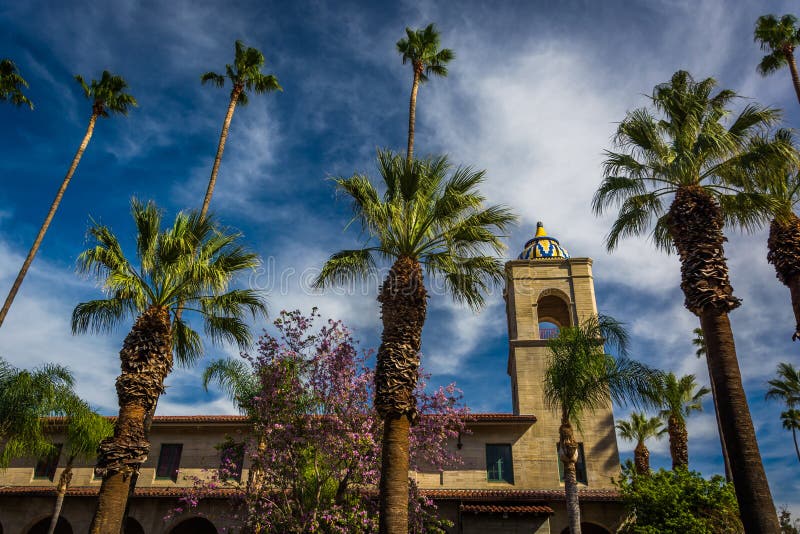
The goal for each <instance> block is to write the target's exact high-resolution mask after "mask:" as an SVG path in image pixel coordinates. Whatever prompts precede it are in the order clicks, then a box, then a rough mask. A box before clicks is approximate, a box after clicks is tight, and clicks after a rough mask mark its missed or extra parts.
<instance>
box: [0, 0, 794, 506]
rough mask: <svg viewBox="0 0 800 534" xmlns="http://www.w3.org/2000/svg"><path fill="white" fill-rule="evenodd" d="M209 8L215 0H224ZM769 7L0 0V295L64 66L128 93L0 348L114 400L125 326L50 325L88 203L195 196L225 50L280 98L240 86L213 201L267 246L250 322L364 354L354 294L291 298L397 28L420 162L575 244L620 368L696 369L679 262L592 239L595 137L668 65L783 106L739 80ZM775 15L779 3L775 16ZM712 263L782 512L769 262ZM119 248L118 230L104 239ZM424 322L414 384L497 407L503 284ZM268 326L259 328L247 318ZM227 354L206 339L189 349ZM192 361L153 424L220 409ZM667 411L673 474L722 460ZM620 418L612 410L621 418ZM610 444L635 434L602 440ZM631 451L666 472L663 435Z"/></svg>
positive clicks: (69, 114) (752, 241)
mask: <svg viewBox="0 0 800 534" xmlns="http://www.w3.org/2000/svg"><path fill="white" fill-rule="evenodd" d="M223 6H224V7H223ZM792 7H793V6H792V5H791V2H788V1H787V2H776V1H770V2H764V1H758V2H756V1H752V2H745V1H737V2H733V1H731V2H721V1H720V2H712V1H690V0H685V1H684V0H662V1H655V0H654V1H644V0H642V1H632V2H612V1H608V2H592V1H588V0H584V1H573V2H511V1H509V2H502V3H499V4H497V5H496V6H494V7H491V8H490V7H488V6H487V5H486V4H485V3H481V2H459V3H458V8H455V7H454V5H453V4H452V3H448V2H441V3H426V4H421V5H417V3H415V2H386V3H378V2H370V3H366V2H365V3H364V5H356V4H354V3H353V4H351V3H344V2H335V3H334V2H330V3H325V2H286V3H281V2H263V1H261V2H246V1H239V2H231V3H227V5H224V4H223V3H222V2H219V3H211V2H189V1H173V2H155V1H153V2H151V1H128V2H115V3H110V2H108V3H105V2H86V3H79V2H60V3H55V2H44V1H42V2H39V1H28V2H10V1H0V27H2V28H3V31H2V32H0V57H10V58H13V59H14V61H15V62H16V63H17V65H18V66H19V68H20V70H21V72H22V73H23V75H24V77H25V78H26V79H27V80H28V82H29V83H30V90H29V91H28V94H29V96H30V98H31V99H32V100H33V101H34V103H35V104H36V109H35V111H33V112H31V111H29V110H27V109H21V108H20V109H16V108H13V107H11V106H9V105H3V106H0V125H2V128H0V162H2V163H0V177H1V179H2V188H0V291H2V293H3V296H4V295H5V292H6V291H7V288H8V287H9V286H10V285H11V282H12V280H13V278H14V276H15V275H16V272H17V270H18V268H19V266H20V264H21V262H22V259H23V257H24V255H25V253H26V252H27V249H28V247H29V246H30V243H31V242H32V240H33V238H34V236H35V233H36V231H37V229H38V227H39V225H40V224H41V221H42V219H43V217H44V215H45V213H46V211H47V208H48V206H49V204H50V202H51V200H52V196H53V195H54V193H55V190H56V188H57V186H58V184H59V182H60V180H61V179H62V177H63V174H64V172H65V171H66V169H67V166H68V164H69V162H70V160H71V158H72V156H73V154H74V151H75V149H76V147H77V145H78V143H79V142H80V139H81V137H82V136H83V133H84V131H85V128H86V122H87V120H88V117H89V114H90V112H91V109H90V105H89V103H88V102H87V101H85V99H84V98H83V95H82V93H81V92H80V90H79V87H78V85H77V83H75V82H74V81H73V79H72V76H73V75H75V74H81V75H83V76H84V77H85V78H98V77H99V75H100V73H101V72H102V70H104V69H107V70H110V71H111V72H113V73H115V74H120V75H122V76H124V77H125V79H126V80H127V81H128V82H129V84H130V91H131V93H132V94H133V95H134V96H135V97H136V98H137V100H138V101H139V108H137V109H134V110H133V111H132V112H131V114H130V116H129V117H127V118H124V117H112V118H110V119H103V120H100V121H99V122H98V125H97V127H96V129H95V133H94V138H93V139H92V141H91V144H90V146H89V148H88V150H87V151H86V153H85V155H84V157H83V160H82V161H81V164H80V167H79V168H78V171H77V173H76V175H75V178H74V180H73V183H72V184H71V185H70V188H69V189H68V191H67V193H66V196H65V197H64V201H63V203H62V206H61V208H60V209H59V212H58V214H57V215H56V218H55V220H54V222H53V225H52V227H51V229H50V231H49V233H48V234H47V237H46V239H45V241H44V244H43V246H42V249H41V251H40V254H39V256H38V257H37V259H36V261H35V263H34V266H33V269H32V271H31V272H30V274H29V276H28V278H27V279H26V281H25V283H24V285H23V287H22V290H21V292H20V294H19V295H18V297H17V300H16V302H15V304H14V307H13V308H12V310H11V313H10V315H9V316H8V319H7V320H6V323H5V324H4V325H3V328H2V329H0V355H2V356H3V357H4V358H6V359H8V360H10V361H11V362H12V363H14V364H16V365H18V366H25V367H31V366H34V365H37V364H41V363H43V362H50V361H56V362H59V363H63V364H66V365H68V366H69V367H70V368H71V369H73V371H74V372H75V375H76V377H77V380H78V391H79V392H80V393H81V394H82V395H83V396H84V397H86V398H87V399H89V400H90V401H91V402H92V403H93V404H94V405H95V406H97V407H98V408H99V409H100V410H101V411H103V412H104V413H108V414H111V413H114V412H115V410H116V399H115V395H114V377H115V376H116V375H117V373H118V370H119V363H118V357H117V353H118V351H119V347H120V343H121V340H122V338H123V337H124V335H125V333H126V328H124V327H123V328H120V330H119V331H118V332H116V333H114V334H112V335H108V336H104V337H97V336H94V337H90V336H78V337H73V336H72V335H71V334H70V330H69V317H70V313H71V310H72V308H73V307H74V306H75V304H77V303H78V302H82V301H84V300H88V299H91V298H96V297H97V296H98V295H99V292H98V289H97V287H96V286H95V285H94V283H93V282H92V281H91V280H85V279H81V278H79V277H78V276H76V275H75V270H74V265H75V258H76V256H77V255H78V253H79V252H80V251H81V250H82V249H83V248H84V246H85V245H86V238H85V231H86V228H87V225H88V220H89V217H93V218H94V219H96V220H99V221H102V222H103V223H106V224H109V225H111V226H112V228H113V229H114V231H115V232H117V234H118V235H121V236H131V235H132V233H131V232H132V225H131V223H130V218H129V216H128V205H129V198H130V197H131V196H137V197H139V198H142V199H154V200H155V201H156V202H158V204H159V205H160V206H162V207H163V208H164V209H165V210H167V212H168V216H169V217H171V216H172V215H173V214H174V213H175V212H176V211H178V210H181V209H185V208H193V207H198V206H199V204H200V203H201V200H202V195H203V193H204V191H205V185H206V182H207V179H208V174H209V171H210V168H211V163H212V160H213V157H214V152H215V149H216V145H217V141H218V135H219V129H220V126H221V123H222V119H223V116H224V113H225V110H226V107H227V104H228V90H227V89H217V88H214V87H210V86H201V84H200V81H199V78H200V75H201V74H202V73H203V72H205V71H208V70H216V71H221V70H222V69H223V68H224V65H225V64H226V63H227V62H230V61H232V58H233V43H234V41H235V40H236V39H241V40H243V41H244V42H245V43H246V44H247V45H249V46H255V47H257V48H259V49H260V50H262V51H263V52H264V54H265V56H266V58H267V65H266V69H265V70H266V71H267V72H272V73H274V74H275V75H276V76H277V77H278V78H279V80H280V83H281V85H282V86H283V88H284V91H283V92H281V93H273V94H269V95H264V96H253V97H251V103H250V105H249V106H247V107H244V108H239V109H237V111H236V114H235V116H234V119H233V124H232V127H231V131H230V137H229V141H228V145H227V148H226V151H225V157H224V160H223V162H222V168H221V170H220V175H219V180H218V185H217V189H216V193H215V196H214V199H213V202H212V210H214V211H215V212H216V213H217V214H218V215H219V217H220V218H221V219H222V220H223V221H224V222H225V223H226V224H228V225H230V226H233V227H236V228H238V229H240V230H241V231H242V232H244V234H245V235H246V239H247V241H248V243H249V244H250V245H251V246H252V247H253V248H254V249H255V250H257V251H258V252H259V254H261V256H262V257H263V258H264V269H263V270H262V271H260V272H259V273H256V274H254V276H252V277H251V278H250V279H249V280H243V281H241V283H249V284H251V285H254V286H257V287H260V288H263V289H265V290H266V291H268V292H269V296H268V298H269V302H270V311H271V314H272V315H274V314H275V313H277V312H278V311H280V310H281V309H294V308H301V309H303V310H309V309H310V308H311V307H312V306H318V307H319V308H320V310H321V313H322V314H323V316H329V317H335V318H341V319H343V320H345V321H346V322H347V324H348V325H350V326H351V327H352V328H353V329H354V330H355V332H356V334H357V336H358V337H359V338H360V339H361V341H362V345H363V346H365V347H371V346H376V345H377V342H378V336H379V333H380V330H379V320H378V308H377V303H376V301H375V288H374V287H370V288H366V289H364V290H363V291H362V290H359V291H357V292H356V294H349V295H342V294H332V293H327V294H316V293H313V292H311V291H310V290H309V288H308V286H309V281H310V280H311V279H313V276H314V275H315V273H316V271H315V269H318V268H319V266H320V265H321V264H322V263H323V261H324V260H325V258H326V257H327V256H328V255H329V254H331V253H332V252H334V251H336V250H339V249H341V248H350V247H353V246H354V245H355V244H357V243H358V239H359V235H358V233H357V232H355V231H343V228H344V226H345V224H346V223H347V221H348V216H349V206H348V205H347V204H346V203H345V202H343V201H341V200H339V201H337V199H336V197H335V195H334V192H333V188H332V186H331V182H330V181H329V180H328V178H330V177H332V176H339V175H350V174H351V173H353V172H354V171H361V172H367V173H371V174H374V163H373V161H374V156H375V150H376V148H381V147H386V148H392V149H396V150H404V149H405V142H406V127H407V111H408V93H409V89H410V85H411V70H410V68H409V67H408V66H404V65H402V64H401V60H400V56H399V55H398V54H397V52H396V51H395V42H396V41H397V40H398V39H399V38H400V37H402V36H403V28H405V27H406V26H411V27H421V26H424V25H426V24H427V23H429V22H436V23H437V25H438V26H439V27H440V29H441V32H442V41H443V44H444V46H447V47H449V48H452V49H454V50H455V52H456V55H457V59H456V60H455V61H454V62H453V63H452V64H451V67H450V75H449V77H448V78H446V79H435V80H433V81H432V82H431V83H429V84H427V85H425V86H423V87H422V88H421V90H420V93H419V104H418V111H417V136H416V152H417V153H418V154H440V153H447V154H449V156H450V158H451V160H452V161H453V162H456V163H463V164H469V165H472V166H474V167H476V168H479V169H486V170H487V176H488V178H487V182H486V184H485V187H484V191H485V193H486V195H487V196H488V198H489V199H490V200H491V201H492V202H496V203H505V204H508V205H510V206H512V207H513V208H514V209H515V210H516V211H517V213H518V214H519V215H520V217H521V224H520V225H519V226H518V227H517V228H516V229H514V230H513V231H512V232H511V234H510V235H509V237H508V239H507V243H508V246H509V249H508V252H507V256H508V257H509V258H511V257H514V256H516V254H518V253H519V251H520V250H521V247H522V245H523V244H524V242H525V241H526V240H527V239H529V238H530V237H531V235H532V233H533V231H534V228H535V224H536V221H537V220H542V221H544V222H545V225H546V227H547V229H548V230H549V232H550V233H551V234H552V235H554V236H556V237H558V238H559V239H560V240H561V242H562V244H563V245H564V246H565V247H566V248H568V250H569V251H570V252H571V254H572V255H573V256H589V257H592V258H594V262H595V263H594V273H595V283H596V290H597V300H598V306H599V308H600V309H601V311H603V312H604V313H608V314H611V315H613V316H615V317H617V318H619V319H620V320H622V321H625V322H626V323H627V324H628V326H629V328H630V330H631V332H632V334H633V336H634V346H633V351H634V354H635V355H636V357H638V358H639V359H641V360H643V361H645V362H648V363H651V364H654V365H657V366H659V367H661V368H664V369H668V370H673V371H675V372H676V373H696V374H697V375H698V377H699V379H700V381H701V382H704V383H707V380H708V379H707V372H706V371H705V363H704V362H702V361H699V360H697V359H696V358H695V356H694V351H693V348H692V346H691V332H692V329H693V328H695V327H696V326H698V321H697V319H696V318H695V317H694V316H693V315H691V314H690V313H689V312H688V311H686V310H685V309H684V308H683V305H682V302H683V297H682V294H681V293H680V290H679V287H678V286H679V265H678V262H677V260H676V258H675V257H674V256H667V255H664V254H662V253H659V252H657V251H656V250H655V249H654V248H653V246H652V244H651V243H649V242H648V241H647V240H646V239H644V238H642V239H631V240H628V241H625V242H623V243H622V245H621V246H620V247H619V249H618V250H617V251H615V252H614V253H613V254H608V253H607V252H606V251H605V249H604V247H603V238H604V236H605V234H606V233H607V231H608V228H609V225H610V221H611V217H610V216H608V217H603V218H596V217H594V216H593V215H592V213H591V211H590V200H591V197H592V194H593V192H594V190H595V188H596V187H597V185H598V183H599V181H600V178H601V162H602V159H603V155H602V153H603V150H604V149H606V148H609V147H610V138H611V135H612V133H613V131H614V128H615V124H616V123H617V122H618V121H620V120H621V119H622V118H623V117H624V116H625V113H626V111H627V110H630V109H633V108H636V107H639V106H642V105H645V104H646V102H647V99H646V96H645V95H646V94H648V93H650V92H651V90H652V88H653V86H654V85H655V84H657V83H660V82H664V81H666V80H668V79H669V78H670V76H671V75H672V73H673V72H675V71H676V70H678V69H686V70H689V71H690V72H691V73H693V74H694V75H695V77H697V78H705V77H709V76H711V77H714V78H716V79H717V80H718V81H719V84H720V87H722V88H730V89H734V90H735V91H737V92H738V93H740V94H741V95H743V96H744V97H746V98H743V99H741V100H739V101H738V102H737V103H736V105H737V106H738V107H743V106H744V105H746V104H747V103H748V102H752V101H756V102H759V103H762V104H766V105H771V106H776V107H780V108H784V109H785V114H784V117H785V123H786V125H787V126H790V127H794V126H796V125H797V123H798V121H800V112H799V111H798V104H797V102H796V99H795V96H794V93H793V92H792V89H791V85H790V80H789V75H788V72H780V73H778V74H776V75H773V76H772V77H770V78H762V77H760V76H759V75H758V74H757V73H756V71H755V66H756V64H757V63H758V61H759V58H760V56H761V52H760V51H759V49H758V46H757V45H756V44H754V43H753V41H752V30H753V24H754V22H755V19H756V18H757V17H758V16H759V15H762V14H764V13H769V12H772V13H776V14H783V13H786V12H790V10H791V8H792ZM794 7H796V6H794ZM729 238H730V241H729V243H728V245H727V249H726V252H727V256H728V257H729V265H730V269H731V276H732V279H733V284H734V288H735V290H736V294H737V295H738V296H739V297H741V298H742V299H743V305H742V307H741V308H740V309H738V310H736V311H735V312H734V313H733V315H732V321H733V325H734V332H735V335H736V342H737V347H738V353H739V359H740V364H741V366H742V372H743V376H744V379H745V388H746V390H747V393H748V398H749V399H750V402H751V409H752V411H753V419H754V423H755V425H756V429H757V432H758V437H759V442H760V446H761V452H762V455H763V458H764V461H765V464H766V468H767V473H768V476H769V478H770V482H771V485H772V490H773V492H774V495H775V500H776V504H777V505H779V506H780V505H782V504H787V505H789V506H790V507H791V508H792V509H793V510H794V511H795V513H800V500H798V497H797V495H800V482H798V480H800V477H798V476H797V474H798V470H800V466H798V463H797V458H796V457H795V456H794V451H793V447H792V444H791V436H790V435H789V434H788V433H787V432H785V431H784V430H782V429H781V426H780V422H779V419H778V416H779V413H780V406H779V405H777V404H776V403H772V402H765V401H764V400H763V399H764V392H765V387H766V386H765V382H766V381H767V380H768V379H770V378H771V377H772V376H773V375H774V372H775V367H776V365H777V363H778V362H780V361H792V362H796V361H797V356H796V355H797V353H798V350H800V347H798V346H797V345H794V346H793V345H792V343H791V340H790V336H791V333H792V328H793V324H794V323H793V318H792V314H791V310H790V306H789V293H788V290H787V289H786V288H785V287H784V286H782V285H780V284H779V282H778V281H777V280H776V279H775V276H774V271H773V269H772V267H771V266H770V265H769V264H767V262H766V259H765V255H766V232H765V231H761V232H758V233H757V234H755V235H741V234H737V233H734V232H731V233H730V235H729ZM126 243H127V244H130V237H127V238H126ZM429 311H430V314H429V319H428V322H427V324H426V326H425V333H424V340H423V351H424V353H425V356H424V362H425V363H424V364H425V366H426V368H427V369H428V371H430V372H431V373H433V378H432V382H433V383H434V384H440V383H447V382H450V381H453V380H455V381H456V382H457V383H458V384H459V385H460V386H461V387H462V388H463V390H464V392H465V397H466V400H467V403H468V405H469V406H470V407H471V408H472V409H473V410H474V411H501V412H502V411H510V410H511V401H510V385H509V379H508V377H507V375H506V372H505V370H506V357H507V332H506V325H505V316H504V310H503V301H502V295H501V292H500V291H499V290H498V291H495V292H494V294H492V295H490V296H489V297H488V305H487V307H486V308H485V309H484V310H483V311H482V312H481V313H480V314H473V313H472V312H470V311H469V310H468V309H464V308H462V307H460V306H457V305H454V304H452V303H451V302H450V301H449V300H447V298H446V297H443V296H441V295H434V296H433V297H432V298H431V302H430V307H429ZM265 326H266V324H256V325H255V327H256V328H257V329H261V328H263V327H265ZM225 354H229V355H235V354H236V351H235V350H232V349H231V348H230V347H221V348H212V347H210V348H209V350H208V355H209V357H219V356H223V355H225ZM201 369H202V364H201V366H200V367H197V368H194V369H178V370H176V371H175V372H174V373H173V375H172V377H171V378H170V379H169V390H168V393H167V395H166V396H165V397H164V398H163V399H162V400H161V402H160V404H159V413H161V414H189V413H226V412H231V411H233V408H232V406H231V405H230V403H229V402H228V401H227V400H226V399H224V398H223V397H222V396H221V395H219V394H217V393H210V394H207V393H205V392H203V391H202V390H201V388H200V387H199V381H198V376H199V373H200V370H201ZM705 408H706V411H705V412H704V413H702V414H700V415H697V416H693V417H692V418H691V419H690V422H689V436H690V454H691V463H692V466H693V467H694V468H696V469H699V470H701V471H702V472H703V473H704V474H711V473H714V472H717V473H719V472H721V471H722V465H721V461H720V455H719V441H718V437H717V434H716V427H715V423H714V417H713V414H712V412H711V404H710V401H709V402H706V404H705ZM626 414H627V410H625V409H624V408H618V409H617V415H618V416H624V415H626ZM620 447H621V450H622V451H623V454H624V455H628V454H629V452H630V450H631V448H632V445H630V444H626V443H622V442H621V443H620ZM653 449H654V457H653V462H654V464H655V465H657V466H667V465H668V464H669V458H668V450H667V444H666V441H664V442H662V443H658V444H654V445H653Z"/></svg>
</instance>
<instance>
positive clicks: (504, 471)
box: [486, 444, 514, 484]
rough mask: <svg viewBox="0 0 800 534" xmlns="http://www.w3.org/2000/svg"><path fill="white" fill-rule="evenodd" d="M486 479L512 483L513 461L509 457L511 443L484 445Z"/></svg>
mask: <svg viewBox="0 0 800 534" xmlns="http://www.w3.org/2000/svg"><path fill="white" fill-rule="evenodd" d="M486 479H487V480H488V481H489V482H508V483H509V484H513V483H514V463H513V460H512V458H511V445H508V444H487V445H486Z"/></svg>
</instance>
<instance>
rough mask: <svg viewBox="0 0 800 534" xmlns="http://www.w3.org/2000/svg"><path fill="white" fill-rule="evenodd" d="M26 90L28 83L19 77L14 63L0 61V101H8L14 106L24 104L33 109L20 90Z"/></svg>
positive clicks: (5, 60) (6, 59) (31, 103)
mask: <svg viewBox="0 0 800 534" xmlns="http://www.w3.org/2000/svg"><path fill="white" fill-rule="evenodd" d="M23 87H24V88H25V89H27V88H28V82H26V81H25V78H23V77H22V76H20V74H19V70H18V69H17V66H16V65H15V64H14V62H13V61H12V60H10V59H8V58H4V59H0V101H3V102H6V101H9V102H11V103H12V104H14V105H15V106H21V105H23V104H25V105H26V106H28V107H29V108H31V109H33V102H31V101H30V100H28V97H27V96H25V95H24V94H23V92H22V88H23Z"/></svg>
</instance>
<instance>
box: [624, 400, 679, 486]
mask: <svg viewBox="0 0 800 534" xmlns="http://www.w3.org/2000/svg"><path fill="white" fill-rule="evenodd" d="M617 430H618V431H619V436H620V437H621V438H622V439H625V440H627V441H635V442H636V448H635V449H634V451H633V464H634V466H635V467H636V472H637V473H639V474H640V475H647V474H649V473H650V451H649V450H647V445H645V441H647V440H648V439H650V438H656V439H660V438H661V437H662V436H663V435H664V433H665V432H666V431H667V429H666V428H664V423H663V421H661V419H659V418H658V417H647V416H646V415H645V414H644V413H641V412H633V413H632V414H631V419H630V421H626V420H622V421H618V422H617Z"/></svg>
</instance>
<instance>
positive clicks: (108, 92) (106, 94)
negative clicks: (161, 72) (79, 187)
mask: <svg viewBox="0 0 800 534" xmlns="http://www.w3.org/2000/svg"><path fill="white" fill-rule="evenodd" d="M75 79H76V80H77V81H78V83H79V84H80V85H81V87H82V88H83V94H84V95H85V96H86V98H87V99H88V100H90V101H91V102H92V114H91V115H90V116H89V126H88V127H87V128H86V133H85V134H84V136H83V141H81V144H80V146H79V147H78V151H77V152H76V153H75V157H74V158H72V165H70V166H69V170H67V175H66V176H64V180H63V181H62V182H61V187H59V188H58V192H57V193H56V198H55V199H53V203H52V204H51V205H50V211H48V212H47V216H46V217H45V218H44V222H43V223H42V226H41V227H40V228H39V233H38V234H36V239H34V240H33V245H31V249H30V251H28V255H27V256H26V257H25V261H24V262H22V268H20V270H19V274H17V278H16V279H15V280H14V283H13V284H12V285H11V290H9V292H8V296H7V297H6V301H5V303H4V304H3V307H2V309H0V326H2V325H3V321H4V320H5V318H6V315H8V310H9V309H11V303H13V302H14V297H16V295H17V292H18V291H19V287H20V286H21V285H22V280H24V278H25V275H26V274H27V273H28V269H29V268H30V266H31V263H32V262H33V258H34V256H36V252H37V251H38V250H39V246H40V245H41V244H42V240H43V239H44V234H45V233H46V232H47V229H48V228H49V227H50V222H51V221H52V220H53V216H55V214H56V210H57V209H58V205H59V204H61V199H62V197H63V196H64V191H66V190H67V186H68V185H69V182H70V180H72V175H73V174H75V169H77V168H78V163H79V162H80V161H81V157H82V156H83V152H84V150H86V147H87V146H88V145H89V140H90V139H91V138H92V133H93V132H94V124H95V122H97V118H98V117H109V116H110V115H111V113H119V114H120V115H127V114H128V108H129V107H130V106H136V105H137V104H136V99H135V98H133V97H132V96H131V95H129V94H127V93H124V92H123V91H124V90H125V89H126V88H127V87H128V84H127V83H126V82H125V80H123V79H122V77H120V76H114V75H112V74H111V73H110V72H108V71H107V70H104V71H103V75H102V76H101V77H100V80H99V81H97V80H92V83H91V84H89V85H87V84H86V82H85V81H84V80H83V78H82V77H81V76H75Z"/></svg>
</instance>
